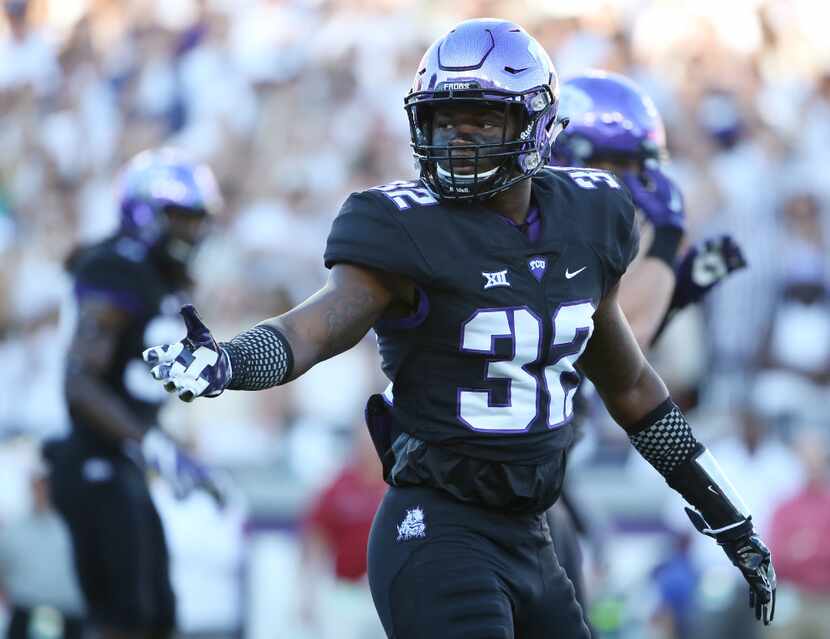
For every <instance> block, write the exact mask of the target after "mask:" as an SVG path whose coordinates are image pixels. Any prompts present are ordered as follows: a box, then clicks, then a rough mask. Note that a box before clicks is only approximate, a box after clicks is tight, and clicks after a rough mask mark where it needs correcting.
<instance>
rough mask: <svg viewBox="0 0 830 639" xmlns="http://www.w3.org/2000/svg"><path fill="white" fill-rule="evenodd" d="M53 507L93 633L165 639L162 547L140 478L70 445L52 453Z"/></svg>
mask: <svg viewBox="0 0 830 639" xmlns="http://www.w3.org/2000/svg"><path fill="white" fill-rule="evenodd" d="M47 456H48V458H49V459H50V462H51V464H52V474H51V487H52V500H53V502H54V503H55V506H56V508H57V510H58V511H59V512H60V513H61V515H62V516H63V518H64V520H65V521H66V523H67V525H68V528H69V532H70V535H71V537H72V547H73V551H74V554H75V569H76V571H77V573H78V581H79V583H80V586H81V590H82V591H83V593H84V598H85V599H86V603H87V608H88V611H87V612H88V614H89V618H90V620H91V621H92V623H93V624H95V625H100V626H106V627H112V628H115V629H118V630H122V631H128V632H135V633H143V634H152V635H154V636H166V635H169V634H172V631H173V628H174V625H175V598H174V595H173V589H172V586H171V584H170V576H169V572H168V562H169V560H168V554H167V545H166V542H165V539H164V530H163V529H162V525H161V520H160V518H159V515H158V512H157V511H156V508H155V506H154V505H153V501H152V498H151V497H150V492H149V490H148V488H147V484H146V481H145V479H144V473H143V471H141V470H140V469H139V468H138V467H137V466H136V465H135V464H134V463H133V462H132V461H130V460H129V459H127V458H126V457H123V456H121V455H113V454H102V453H101V452H100V451H97V450H94V449H90V448H89V447H87V446H86V445H85V444H84V443H81V442H78V441H77V440H75V439H74V438H72V437H70V438H69V439H68V440H65V441H64V442H61V443H60V444H57V445H54V444H53V445H50V452H49V453H48V455H47Z"/></svg>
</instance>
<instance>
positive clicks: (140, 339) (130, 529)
mask: <svg viewBox="0 0 830 639" xmlns="http://www.w3.org/2000/svg"><path fill="white" fill-rule="evenodd" d="M120 189H121V190H120V206H121V215H122V218H121V226H120V228H119V230H118V232H117V233H116V234H115V235H114V236H112V237H110V238H108V239H106V240H104V241H102V242H100V243H98V244H95V245H93V246H85V247H81V248H79V249H78V250H77V251H76V252H75V253H74V254H73V255H72V256H71V257H70V259H69V262H68V269H69V271H70V272H71V274H72V278H73V281H74V295H75V300H76V303H77V316H76V320H75V328H74V333H73V337H72V343H71V345H70V349H69V354H68V360H67V363H66V380H65V392H66V401H67V406H68V410H69V415H70V418H71V421H72V432H71V435H70V436H69V438H68V439H66V440H63V441H53V442H50V443H49V444H47V446H46V447H45V451H46V454H47V456H48V457H49V459H50V461H51V462H52V464H53V471H52V473H53V486H54V500H55V504H56V506H57V508H58V510H59V511H60V512H61V514H62V515H63V517H64V518H65V520H66V523H67V524H68V526H69V530H70V533H71V535H72V542H73V548H74V553H75V566H76V569H77V572H78V577H79V581H80V585H81V588H82V589H83V593H84V596H85V599H86V604H87V610H88V614H89V618H90V620H91V622H92V623H93V624H94V625H95V626H96V627H97V628H98V629H99V631H100V632H101V634H102V636H103V637H105V638H108V637H109V638H112V637H135V638H136V639H139V638H161V637H169V636H171V633H172V632H173V628H174V625H175V598H174V594H173V590H172V587H171V583H170V576H169V570H168V551H167V545H166V542H165V537H164V532H163V530H162V526H161V521H160V519H159V515H158V513H157V511H156V508H155V506H154V504H153V502H152V500H151V497H150V493H149V490H148V487H147V483H146V479H145V471H146V468H145V466H146V465H147V463H148V458H149V457H150V456H152V457H153V459H155V460H160V461H155V462H149V463H152V464H153V465H155V466H156V467H157V468H159V469H160V470H162V471H163V472H164V471H165V470H168V471H169V472H170V476H171V477H173V478H176V477H177V476H179V477H181V478H183V482H184V483H183V486H182V487H183V489H184V490H187V489H189V488H192V487H193V486H194V485H198V484H200V483H205V480H206V476H205V474H204V473H203V472H202V471H201V470H200V469H199V467H198V466H197V465H195V464H194V463H193V462H191V461H190V460H189V459H188V458H187V457H186V456H185V455H183V454H182V453H180V452H178V451H177V450H175V449H172V448H170V447H167V449H166V451H162V452H161V454H159V449H160V448H164V445H163V444H160V442H163V441H165V440H166V438H165V437H164V436H163V435H161V434H159V433H158V432H156V431H154V436H153V437H152V438H150V437H149V436H148V437H147V441H148V443H152V446H151V447H152V448H153V451H152V452H151V453H149V454H148V457H145V453H144V451H143V450H142V440H144V439H145V434H146V433H148V431H149V430H150V429H151V428H152V427H153V426H155V425H156V423H157V422H156V420H157V417H158V412H159V409H160V408H161V405H162V403H163V401H164V399H165V397H164V396H163V395H161V394H159V393H158V392H156V391H155V389H153V388H152V387H151V386H150V385H148V384H146V383H144V379H143V377H144V375H143V374H142V370H141V368H142V364H141V361H140V360H139V359H138V358H137V355H138V354H139V353H140V351H141V349H142V348H143V347H144V346H145V345H146V344H148V343H154V342H155V341H156V340H157V338H158V336H160V335H165V334H171V333H170V331H172V332H173V333H172V334H175V331H176V330H177V329H178V328H179V327H180V322H179V320H178V319H177V318H176V316H175V310H176V309H177V307H178V305H179V304H180V303H181V302H182V301H183V300H186V299H188V295H189V294H190V289H191V287H192V281H191V279H190V275H189V273H188V265H189V263H190V260H191V258H192V257H193V254H194V252H195V250H196V248H197V247H198V246H199V244H200V242H201V241H202V239H203V238H204V236H205V234H206V233H207V232H208V231H209V229H210V224H211V216H212V215H213V214H214V213H215V211H216V208H217V207H218V205H219V193H218V189H217V186H216V183H215V180H214V177H213V175H212V173H211V171H210V169H209V168H208V167H207V166H206V165H203V164H199V163H193V162H191V161H189V160H188V159H187V158H186V157H185V156H183V155H182V154H181V153H180V152H178V151H176V150H174V149H170V148H164V149H160V150H152V151H145V152H143V153H141V154H139V155H138V156H136V157H135V158H134V159H132V160H131V161H130V162H129V164H128V165H127V166H126V168H125V169H124V171H123V174H122V176H121V183H120Z"/></svg>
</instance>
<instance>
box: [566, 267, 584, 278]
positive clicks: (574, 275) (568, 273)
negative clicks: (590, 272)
mask: <svg viewBox="0 0 830 639" xmlns="http://www.w3.org/2000/svg"><path fill="white" fill-rule="evenodd" d="M586 268H588V267H587V266H583V267H582V268H581V269H579V270H578V271H574V272H573V273H571V272H570V271H569V270H568V269H565V279H566V280H569V279H571V278H572V277H576V276H577V275H579V274H580V273H581V272H582V271H584V270H585V269H586Z"/></svg>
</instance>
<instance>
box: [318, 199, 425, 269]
mask: <svg viewBox="0 0 830 639" xmlns="http://www.w3.org/2000/svg"><path fill="white" fill-rule="evenodd" d="M383 197H384V196H383V195H382V194H379V193H372V192H371V191H365V192H363V193H353V194H352V195H351V196H349V198H348V199H347V200H346V201H345V202H344V204H343V206H342V207H341V209H340V213H339V214H338V216H337V217H336V218H335V220H334V223H333V224H332V227H331V232H330V233H329V237H328V241H327V243H326V252H325V255H324V260H325V264H326V268H331V267H332V266H334V265H335V264H337V263H340V262H347V263H350V264H357V265H359V266H367V267H369V268H374V269H378V270H380V271H386V272H389V273H396V274H398V275H404V276H406V277H409V278H411V279H412V280H413V281H415V282H418V283H421V284H427V283H429V281H430V280H431V279H432V275H431V269H430V266H429V264H428V263H427V261H426V258H425V257H424V255H423V253H422V252H421V250H420V249H419V248H418V246H417V245H416V244H415V241H414V240H413V239H412V237H411V235H410V234H409V233H408V232H407V230H406V228H405V226H404V224H403V221H402V220H401V219H400V218H401V216H404V215H407V214H410V215H411V214H412V212H405V211H404V212H402V211H397V210H395V207H394V205H392V204H391V203H389V202H386V201H384V199H382V198H383Z"/></svg>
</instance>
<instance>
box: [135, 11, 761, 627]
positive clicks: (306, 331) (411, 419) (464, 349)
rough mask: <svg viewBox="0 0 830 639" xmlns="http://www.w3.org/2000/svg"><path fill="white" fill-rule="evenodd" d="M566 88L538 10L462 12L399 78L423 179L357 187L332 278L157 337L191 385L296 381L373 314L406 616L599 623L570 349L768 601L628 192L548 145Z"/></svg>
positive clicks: (169, 369) (340, 223) (386, 528)
mask: <svg viewBox="0 0 830 639" xmlns="http://www.w3.org/2000/svg"><path fill="white" fill-rule="evenodd" d="M557 106H558V80H557V76H556V73H555V71H554V68H553V66H552V64H551V62H550V59H549V58H548V56H547V54H546V53H545V51H544V50H543V49H542V47H541V46H540V45H539V43H538V42H537V41H536V40H534V39H533V38H532V37H531V36H530V35H528V34H527V32H525V31H524V30H523V29H522V28H521V27H519V26H518V25H516V24H513V23H511V22H506V21H501V20H489V19H487V20H469V21H465V22H462V23H460V24H459V25H457V26H456V27H455V28H454V29H453V30H452V31H450V32H449V33H448V34H447V35H445V36H444V37H442V38H440V39H439V40H438V41H436V42H435V43H434V44H433V45H432V46H431V47H430V48H429V49H428V50H427V52H426V54H425V55H424V57H423V59H422V60H421V63H420V64H419V65H418V68H417V71H416V74H415V79H414V83H413V86H412V90H411V91H410V93H409V94H408V95H407V96H406V99H405V110H406V113H407V114H408V117H409V124H410V129H411V134H412V149H413V153H414V155H415V158H416V159H417V161H418V163H419V165H420V180H419V181H416V182H406V181H400V182H394V183H391V184H387V185H385V186H381V187H376V188H373V189H369V190H368V191H364V192H361V193H355V194H352V195H351V196H350V197H349V198H348V199H347V200H346V202H345V203H344V204H343V206H342V208H341V211H340V214H339V215H338V217H337V218H336V219H335V221H334V223H333V226H332V230H331V233H330V235H329V238H328V244H327V247H326V251H325V256H324V261H325V263H326V265H327V266H328V267H329V268H330V269H331V273H330V276H329V279H328V281H327V283H326V285H325V286H324V287H323V288H322V289H321V290H319V291H318V292H317V293H315V294H314V295H312V296H311V297H310V298H309V299H307V300H306V301H305V302H303V303H301V304H300V305H299V306H297V307H296V308H294V309H292V310H290V311H288V312H287V313H285V314H284V315H281V316H279V317H275V318H271V319H268V320H265V321H264V322H262V323H260V324H258V325H257V326H254V327H253V328H251V329H249V330H247V331H244V332H243V333H241V334H239V335H237V336H236V337H234V338H233V339H231V340H230V341H228V342H222V343H217V342H216V340H215V339H214V337H213V335H212V334H211V333H210V331H209V330H208V329H207V327H206V326H205V325H204V324H203V323H202V321H201V320H200V319H199V317H198V315H197V314H196V312H195V310H194V309H193V307H192V306H186V307H185V308H184V309H183V311H182V313H183V316H184V318H185V323H186V324H187V326H188V331H187V335H186V336H185V337H184V338H183V339H182V340H181V341H179V342H174V343H168V344H162V345H160V346H157V347H154V348H151V349H148V350H147V351H145V353H144V358H145V360H146V361H148V362H149V363H150V364H152V365H153V368H152V370H151V373H152V375H153V377H154V378H156V379H158V380H160V381H161V383H162V384H163V385H164V387H165V388H166V389H167V390H169V391H170V392H173V393H175V394H176V395H178V397H179V398H180V399H182V400H184V401H192V400H193V399H194V398H195V397H200V396H206V397H215V396H217V395H219V394H220V393H222V392H223V391H225V390H228V389H229V390H260V389H264V388H269V387H272V386H277V385H279V384H284V383H286V382H289V381H291V380H293V379H295V378H297V377H298V376H300V375H302V374H303V373H305V372H306V371H307V370H308V369H309V368H311V367H312V366H313V365H314V364H316V363H317V362H320V361H322V360H325V359H327V358H329V357H333V356H334V355H337V354H338V353H341V352H343V351H345V350H347V349H348V348H351V347H352V346H353V345H354V344H355V343H357V342H358V341H359V340H360V339H361V338H362V337H363V336H364V335H365V334H366V333H367V331H368V330H369V329H370V328H372V327H374V329H375V332H376V334H377V338H378V347H379V351H380V354H381V357H382V360H383V368H384V371H385V372H386V374H387V375H388V376H389V378H390V379H391V381H392V384H391V385H390V387H389V389H388V390H387V392H386V393H384V394H383V395H375V396H373V397H372V398H370V399H369V403H368V405H367V411H366V412H367V421H368V424H369V429H370V433H371V434H372V437H373V439H374V442H375V446H376V448H377V449H378V452H379V453H380V456H381V461H382V462H383V466H384V477H385V478H386V480H387V483H389V484H390V486H391V487H390V489H389V490H388V491H387V493H386V495H385V497H384V500H383V502H382V504H381V506H380V508H379V510H378V513H377V515H376V517H375V521H374V525H373V527H372V533H371V537H370V541H369V560H368V561H369V582H370V587H371V590H372V595H373V598H374V602H375V606H376V608H377V611H378V613H379V615H380V618H381V621H382V623H383V625H384V628H385V630H386V632H387V634H388V635H389V636H390V637H395V638H397V639H405V638H409V637H413V638H414V637H418V638H421V637H425V636H439V637H442V638H452V637H480V638H485V637H488V638H489V637H493V638H495V637H514V636H521V637H540V638H541V637H551V636H556V637H563V638H564V637H581V638H584V637H586V636H587V632H588V630H587V627H586V625H585V622H584V619H583V614H582V610H581V608H580V606H579V605H578V604H577V602H576V601H575V599H574V594H573V588H572V586H571V583H570V581H569V580H568V578H567V576H566V575H565V574H564V572H563V571H562V569H561V568H560V567H559V565H558V563H557V560H556V556H555V553H554V552H553V548H552V544H551V539H550V532H549V529H548V526H547V523H546V519H545V516H544V511H545V510H546V509H547V508H548V507H549V506H550V505H551V504H552V503H553V502H554V501H555V500H556V498H557V495H558V493H559V490H560V486H561V482H562V477H563V474H564V461H565V451H566V450H567V447H568V445H569V444H570V442H571V438H572V436H573V426H572V424H571V417H572V413H573V405H572V399H573V395H574V392H575V390H576V387H577V384H578V381H579V373H578V372H577V370H579V371H581V372H582V373H584V374H585V375H587V376H588V377H589V378H590V379H591V380H592V381H593V383H594V385H595V386H596V387H597V389H598V391H599V394H600V395H601V397H602V399H603V400H604V402H605V405H606V406H607V408H608V410H609V411H610V413H611V414H612V415H613V416H614V418H615V419H616V421H617V422H618V423H619V424H620V425H621V426H622V427H623V428H624V429H625V430H626V431H627V432H628V434H629V435H630V437H631V441H632V443H633V444H634V446H635V447H636V448H637V450H638V451H639V452H640V453H641V454H642V455H643V456H644V457H645V458H646V459H647V460H648V461H649V462H650V463H651V464H652V465H653V466H654V467H655V468H656V469H657V471H658V472H659V473H660V474H661V475H663V477H664V478H665V479H666V481H668V483H669V484H670V485H671V486H672V487H673V488H675V489H676V490H677V491H679V492H680V493H681V494H682V495H683V496H684V497H685V499H686V500H687V501H688V502H689V504H690V505H691V506H692V508H690V509H689V513H690V517H692V518H693V521H694V522H695V523H696V525H697V526H698V527H699V528H700V529H701V530H702V531H703V532H704V533H706V534H708V535H711V536H713V537H715V538H716V539H717V541H718V543H720V544H721V546H722V547H723V549H724V551H725V552H726V554H727V555H728V556H729V557H730V559H731V560H732V561H733V563H734V564H735V565H736V567H737V568H738V569H739V570H740V571H741V573H742V574H743V575H744V577H745V578H746V580H747V582H748V584H749V592H750V598H751V601H752V605H753V608H754V609H755V613H756V615H757V616H758V618H759V619H760V618H763V619H764V621H765V622H768V621H769V619H770V617H771V615H772V604H773V601H774V592H775V577H774V571H773V569H772V564H771V562H770V555H769V551H768V550H767V548H766V547H765V546H764V544H763V542H762V541H761V540H760V539H759V538H758V537H757V535H755V534H754V532H753V528H752V519H751V517H750V514H749V513H748V512H747V509H746V507H745V506H744V505H743V503H742V502H741V499H740V497H738V496H737V495H736V494H735V491H734V489H733V488H732V487H731V486H730V484H729V482H728V480H727V479H726V478H725V477H724V476H723V473H722V472H721V471H720V469H719V468H718V466H717V462H715V460H714V459H713V458H712V456H711V454H710V453H709V452H708V451H707V450H706V448H705V447H704V446H703V444H701V443H700V442H698V441H697V440H696V439H695V437H694V434H693V433H692V431H691V429H690V427H689V424H688V423H687V422H686V419H685V418H684V416H683V414H682V413H681V412H680V410H678V408H677V407H676V406H675V405H674V403H673V402H672V401H671V398H670V397H669V394H668V392H667V390H666V387H665V385H664V384H663V382H662V381H661V380H660V378H659V377H658V376H657V375H656V374H655V372H654V371H653V370H652V368H651V367H650V366H649V365H648V362H647V361H646V359H645V358H644V357H643V355H642V352H641V351H640V348H639V347H638V345H637V342H636V340H635V339H634V337H633V335H632V333H631V329H630V327H629V326H628V323H627V322H626V320H625V317H624V315H623V314H622V312H621V311H620V307H619V303H618V297H619V281H620V278H621V277H622V275H623V273H624V272H625V270H626V268H627V266H628V264H629V263H630V262H631V260H632V259H633V258H634V256H635V254H636V253H637V247H638V231H637V227H636V225H635V215H634V207H633V205H632V203H631V200H630V198H629V196H628V194H627V191H626V189H625V188H623V185H622V184H621V182H620V180H619V179H618V178H617V177H615V176H614V175H612V174H611V173H608V172H605V171H600V170H596V169H588V168H585V169H582V168H580V169H555V168H548V167H546V166H545V162H546V161H547V160H548V159H549V157H550V149H551V143H552V142H553V140H554V139H555V138H556V136H557V134H558V133H559V132H560V131H561V129H562V127H563V122H562V121H561V119H558V118H557Z"/></svg>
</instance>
